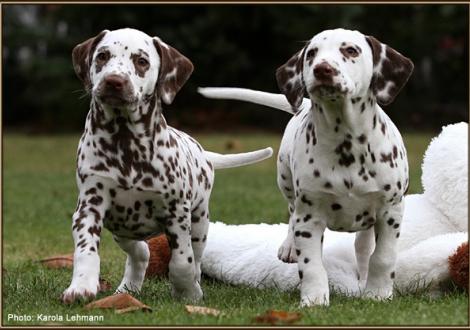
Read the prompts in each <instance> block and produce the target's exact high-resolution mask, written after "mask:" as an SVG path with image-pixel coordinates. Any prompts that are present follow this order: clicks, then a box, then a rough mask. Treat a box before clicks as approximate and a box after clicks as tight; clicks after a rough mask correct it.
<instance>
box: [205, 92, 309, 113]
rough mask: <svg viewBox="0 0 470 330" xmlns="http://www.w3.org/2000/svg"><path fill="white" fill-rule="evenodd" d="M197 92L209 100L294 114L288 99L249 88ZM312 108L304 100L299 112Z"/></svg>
mask: <svg viewBox="0 0 470 330" xmlns="http://www.w3.org/2000/svg"><path fill="white" fill-rule="evenodd" d="M197 91H198V92H199V93H200V94H202V95H203V96H205V97H207V98H212V99H229V100H239V101H247V102H252V103H256V104H260V105H264V106H267V107H271V108H275V109H279V110H282V111H285V112H288V113H290V114H294V113H295V111H294V110H292V106H291V105H290V104H289V102H287V99H286V97H285V96H284V95H282V94H274V93H267V92H261V91H255V90H252V89H247V88H234V87H199V88H198V89H197ZM309 106H310V100H309V99H307V98H304V100H303V102H302V104H301V105H300V107H299V110H298V111H300V110H302V109H303V108H304V107H309Z"/></svg>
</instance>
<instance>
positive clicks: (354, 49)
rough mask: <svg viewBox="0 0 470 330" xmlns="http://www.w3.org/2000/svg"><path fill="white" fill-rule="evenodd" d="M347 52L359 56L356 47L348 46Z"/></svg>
mask: <svg viewBox="0 0 470 330" xmlns="http://www.w3.org/2000/svg"><path fill="white" fill-rule="evenodd" d="M346 53H348V54H349V55H351V56H357V55H359V53H358V52H357V49H356V48H354V47H348V48H346Z"/></svg>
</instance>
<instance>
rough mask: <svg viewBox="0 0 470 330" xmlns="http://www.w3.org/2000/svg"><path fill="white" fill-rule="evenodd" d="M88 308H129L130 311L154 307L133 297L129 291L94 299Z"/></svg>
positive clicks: (146, 309) (148, 309)
mask: <svg viewBox="0 0 470 330" xmlns="http://www.w3.org/2000/svg"><path fill="white" fill-rule="evenodd" d="M85 308H86V309H92V308H100V309H103V308H114V309H117V310H126V309H129V310H128V311H131V309H130V308H132V310H137V309H142V310H144V311H151V310H152V309H151V308H150V307H149V306H147V305H145V304H143V303H141V302H140V301H138V300H137V299H135V298H134V297H132V296H131V295H130V294H128V293H118V294H113V295H112V296H108V297H105V298H103V299H99V300H96V301H93V302H91V303H89V304H88V305H86V306H85ZM125 312H126V311H121V313H125Z"/></svg>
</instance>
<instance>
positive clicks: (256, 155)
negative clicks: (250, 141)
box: [204, 148, 273, 169]
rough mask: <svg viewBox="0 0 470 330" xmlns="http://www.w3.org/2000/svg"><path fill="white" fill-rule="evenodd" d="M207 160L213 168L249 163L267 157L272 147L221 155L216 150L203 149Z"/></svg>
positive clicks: (270, 154)
mask: <svg viewBox="0 0 470 330" xmlns="http://www.w3.org/2000/svg"><path fill="white" fill-rule="evenodd" d="M204 153H205V155H206V157H207V160H209V161H210V162H211V163H212V165H213V166H214V169H220V168H231V167H238V166H243V165H249V164H253V163H257V162H260V161H262V160H264V159H266V158H269V157H271V156H272V154H273V149H272V148H265V149H260V150H256V151H251V152H244V153H240V154H228V155H222V154H218V153H216V152H211V151H204Z"/></svg>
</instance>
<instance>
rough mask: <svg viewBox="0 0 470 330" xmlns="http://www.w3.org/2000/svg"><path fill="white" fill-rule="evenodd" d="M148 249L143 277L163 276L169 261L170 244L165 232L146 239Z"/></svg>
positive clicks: (166, 273) (166, 271)
mask: <svg viewBox="0 0 470 330" xmlns="http://www.w3.org/2000/svg"><path fill="white" fill-rule="evenodd" d="M147 244H148V246H149V251H150V259H149V264H148V266H147V271H146V273H145V277H147V278H150V277H165V276H167V275H168V264H169V263H170V258H171V252H170V244H169V243H168V239H167V238H166V236H165V234H161V235H158V236H155V237H152V238H150V239H148V240H147Z"/></svg>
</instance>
